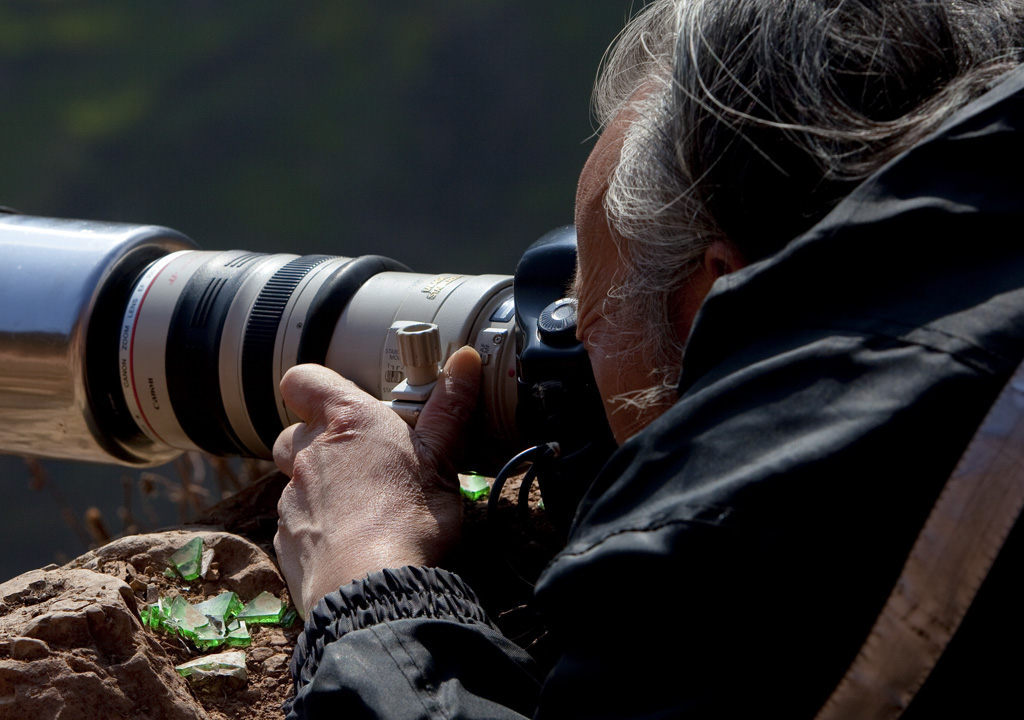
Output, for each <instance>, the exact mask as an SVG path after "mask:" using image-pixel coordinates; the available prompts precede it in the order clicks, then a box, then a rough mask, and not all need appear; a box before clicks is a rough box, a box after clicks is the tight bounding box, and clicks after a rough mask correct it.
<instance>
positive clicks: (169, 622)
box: [163, 596, 210, 640]
mask: <svg viewBox="0 0 1024 720" xmlns="http://www.w3.org/2000/svg"><path fill="white" fill-rule="evenodd" d="M163 624H164V627H166V628H168V629H172V630H174V631H176V632H178V633H179V634H181V635H182V636H184V637H186V638H188V639H189V640H194V639H195V637H196V632H197V631H198V630H199V629H200V628H202V627H204V626H209V625H210V620H209V618H207V617H206V616H205V615H203V614H202V613H201V612H199V610H197V609H196V607H195V606H194V605H189V603H188V601H187V600H185V598H183V597H180V596H179V597H175V598H174V599H172V600H171V602H170V605H169V606H168V608H167V619H166V620H165V621H164V623H163Z"/></svg>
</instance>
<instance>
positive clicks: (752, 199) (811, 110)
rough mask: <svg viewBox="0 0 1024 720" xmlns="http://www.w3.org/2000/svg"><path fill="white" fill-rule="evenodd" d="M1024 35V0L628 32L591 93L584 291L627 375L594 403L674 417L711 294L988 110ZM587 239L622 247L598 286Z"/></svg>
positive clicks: (723, 9) (815, 9)
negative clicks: (692, 335) (594, 119)
mask: <svg viewBox="0 0 1024 720" xmlns="http://www.w3.org/2000/svg"><path fill="white" fill-rule="evenodd" d="M1022 28H1024V2H1021V0H1013V1H1010V0H989V1H985V0H974V1H969V0H957V1H953V0H937V1H936V0H927V1H926V0H913V1H900V0H659V1H658V2H655V3H653V4H652V5H650V6H649V7H647V8H646V9H645V10H644V11H643V12H642V13H641V14H640V15H639V16H638V17H637V18H635V19H634V20H633V22H631V23H630V25H629V26H628V27H627V28H626V29H625V30H624V31H623V33H622V35H621V36H620V37H619V39H618V41H617V43H616V45H615V46H614V48H613V49H612V50H611V51H610V52H609V54H608V56H607V58H606V62H605V64H604V68H603V71H602V73H601V77H600V78H599V81H598V85H597V89H596V91H595V107H596V112H597V116H598V120H599V122H600V124H601V126H602V128H603V129H604V132H605V135H606V136H609V137H608V139H607V140H606V141H605V140H603V142H602V141H599V143H598V147H597V148H595V158H596V156H597V155H598V153H599V152H600V153H602V154H603V160H602V162H601V163H596V162H595V158H592V159H591V161H590V162H588V166H587V170H586V171H585V173H584V177H583V178H581V188H580V193H579V197H578V203H579V202H583V204H584V205H585V207H579V206H578V208H577V213H578V217H577V222H578V225H579V226H580V227H579V233H580V254H581V260H580V270H581V277H583V278H585V277H586V276H587V274H591V275H594V274H596V275H600V276H601V277H602V278H604V280H603V281H602V282H604V283H605V284H606V286H607V287H606V291H605V294H604V296H603V297H601V298H598V297H597V291H596V290H597V289H596V285H594V284H593V283H592V287H590V288H588V287H587V285H586V282H583V283H582V287H581V288H580V290H582V293H583V296H582V297H581V306H588V305H589V306H591V307H592V308H593V310H592V312H597V313H600V314H601V315H602V322H603V323H604V324H605V325H607V326H609V327H611V328H614V333H612V332H605V333H604V335H605V336H607V337H611V336H613V335H614V336H615V347H613V348H611V352H610V353H606V354H607V355H609V356H611V355H616V356H617V357H618V358H619V361H620V362H621V364H622V368H623V370H628V371H629V372H622V373H620V374H619V376H620V380H622V381H620V382H618V383H617V386H616V387H615V388H612V387H610V384H608V383H605V384H604V386H602V388H601V390H602V394H603V395H604V396H605V398H606V400H611V399H612V396H613V395H619V396H620V397H623V398H625V399H626V400H625V402H622V403H620V405H619V407H622V408H623V409H622V410H621V412H622V413H625V414H627V415H629V414H632V411H631V410H629V409H628V408H629V407H633V408H637V407H639V408H640V410H639V414H638V415H637V421H636V422H629V423H626V424H628V425H630V426H631V427H634V428H635V426H636V425H638V424H639V425H640V426H642V425H643V424H645V423H646V422H647V421H649V419H650V417H651V416H652V415H655V414H657V412H659V411H660V409H663V408H664V407H665V405H666V404H668V403H670V402H671V400H672V399H674V394H673V390H674V387H673V386H674V383H675V380H676V378H677V377H678V373H679V369H680V367H681V360H682V350H683V345H684V344H685V342H686V338H687V333H688V331H689V326H690V323H691V322H692V319H693V317H692V316H693V313H694V312H695V311H696V308H697V307H699V304H700V300H701V299H703V296H704V294H706V292H707V289H708V288H709V287H710V282H709V281H713V280H714V278H715V277H717V276H718V275H719V274H721V273H722V272H728V271H731V270H733V269H736V268H737V267H738V266H740V265H741V264H742V262H743V260H744V259H745V260H747V261H755V260H759V259H761V258H764V257H767V256H769V255H771V254H773V253H775V252H777V251H778V250H779V249H781V248H782V247H783V246H784V245H785V244H786V243H787V242H789V240H791V239H793V238H794V237H796V236H797V235H799V234H800V233H801V232H803V231H805V230H807V229H808V228H810V227H811V226H812V225H813V224H814V223H815V222H817V221H818V220H820V219H821V218H822V217H823V216H824V215H825V214H826V213H827V212H828V211H829V210H830V209H831V208H832V207H833V206H834V205H835V204H836V203H837V202H838V201H839V200H840V199H842V198H843V197H844V196H845V195H846V194H848V193H849V192H850V190H852V188H853V187H854V186H855V185H856V184H857V183H858V182H860V181H861V180H863V179H864V178H865V177H866V176H867V175H869V174H870V173H871V172H873V171H874V170H876V169H878V168H879V167H880V166H881V165H883V164H884V163H885V162H887V161H888V160H890V159H892V158H893V157H895V156H896V155H898V154H899V153H900V152H902V151H904V150H905V149H907V148H909V147H910V146H912V145H913V144H914V143H916V142H917V141H918V140H920V139H921V138H922V137H924V136H926V135H927V134H928V133H930V132H932V131H934V130H935V129H936V128H937V127H938V126H939V124H941V122H942V121H943V120H945V119H946V118H947V117H948V116H949V115H950V114H951V113H952V112H953V111H954V110H956V109H957V108H958V107H960V106H962V105H963V104H964V103H965V102H967V101H968V100H970V99H972V98H974V97H977V96H978V95H980V94H981V93H982V92H984V91H985V90H986V89H987V88H988V87H989V86H990V84H991V83H992V81H993V80H994V79H995V78H997V77H998V76H999V75H1001V74H1002V73H1004V72H1005V71H1007V70H1008V69H1010V68H1011V67H1014V66H1015V65H1016V64H1017V63H1019V62H1020V61H1021V57H1022V55H1021V50H1020V48H1021V44H1022V42H1021V38H1022V34H1024V30H1022ZM588 172H589V175H590V177H589V178H588V177H587V175H588ZM585 186H586V187H585ZM594 192H599V193H600V194H601V197H600V202H601V204H603V208H604V211H605V213H606V218H607V227H606V230H607V232H606V236H601V235H600V233H595V231H594V230H593V228H595V227H599V226H600V225H601V221H602V218H599V217H595V216H594V210H593V208H594V203H593V199H594V198H593V194H594ZM588 198H589V199H590V200H591V202H590V203H589V204H587V203H586V202H585V201H586V200H587V199H588ZM591 237H594V238H595V239H596V240H602V239H603V240H606V241H607V242H610V244H611V246H612V249H611V250H609V249H608V248H605V250H603V251H602V252H601V253H596V252H595V253H593V257H594V258H595V259H597V258H602V260H601V261H600V262H603V263H604V268H603V269H602V270H601V272H596V271H595V270H593V269H591V268H588V267H587V254H588V244H590V240H591ZM594 246H595V247H597V246H599V244H598V243H597V242H596V241H595V243H594ZM709 251H710V255H709ZM588 294H589V297H588ZM584 300H586V302H584ZM695 301H696V303H695ZM585 309H589V308H585ZM581 336H583V337H584V338H585V339H586V336H587V332H586V328H585V327H583V325H582V324H581ZM590 347H591V349H592V350H597V351H601V349H602V344H601V343H600V342H596V343H595V342H590ZM592 354H593V353H592ZM627 376H628V377H627ZM638 378H643V379H644V382H643V383H642V384H639V382H638V380H637V379H638ZM599 384H601V381H600V378H599ZM638 398H640V399H641V400H640V402H637V399H638ZM659 404H660V409H659ZM644 407H646V408H647V409H646V410H645V409H643V408H644ZM619 420H622V418H619V419H618V420H617V419H616V418H615V413H614V412H613V413H612V424H613V429H615V425H616V424H617V423H618V424H623V423H619V422H618V421H619ZM616 435H617V437H619V439H620V440H622V439H623V437H621V436H620V435H621V433H620V432H619V431H618V430H616Z"/></svg>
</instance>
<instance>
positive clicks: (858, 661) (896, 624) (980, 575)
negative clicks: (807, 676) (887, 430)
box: [816, 362, 1024, 720]
mask: <svg viewBox="0 0 1024 720" xmlns="http://www.w3.org/2000/svg"><path fill="white" fill-rule="evenodd" d="M1022 507H1024V362H1022V363H1021V364H1020V365H1018V366H1017V369H1016V370H1015V371H1014V373H1013V376H1012V377H1011V378H1010V381H1009V382H1008V383H1007V384H1006V385H1005V387H1004V388H1003V390H1002V392H1000V394H999V397H998V398H997V399H996V402H995V404H994V405H993V406H992V408H991V409H990V410H989V412H988V415H986V416H985V420H984V421H983V422H982V424H981V426H980V427H979V428H978V431H977V432H976V433H975V434H974V437H973V438H971V441H970V443H969V444H968V446H967V449H966V450H965V451H964V454H963V455H962V456H961V457H960V461H959V462H958V463H957V465H956V468H955V469H954V470H953V474H952V475H950V477H949V479H948V480H947V481H946V484H945V486H944V487H943V489H942V492H941V493H940V494H939V498H938V500H937V501H936V502H935V505H934V507H933V508H932V511H931V514H930V515H929V517H928V520H927V521H926V522H925V525H924V528H923V529H922V531H921V533H920V535H918V537H917V540H916V541H915V543H914V547H913V549H912V550H911V551H910V555H909V556H908V558H907V562H906V564H905V565H904V566H903V572H902V573H901V574H900V576H899V579H898V580H897V581H896V585H895V587H894V588H893V590H892V593H891V594H890V595H889V598H888V600H887V601H886V603H885V606H884V607H883V609H882V612H881V614H879V616H878V619H877V620H876V621H875V625H874V627H873V628H872V629H871V632H870V634H869V635H868V638H867V640H866V641H865V642H864V645H863V646H862V647H861V649H860V651H859V652H858V654H857V657H856V658H855V659H854V661H853V663H852V664H851V665H850V668H849V669H848V670H847V672H846V675H845V676H844V677H843V679H842V680H841V681H840V682H839V684H838V685H837V687H836V689H835V691H833V693H832V695H831V696H830V697H829V698H828V700H827V701H826V702H825V704H824V706H823V707H822V708H821V710H820V711H819V712H818V715H817V719H816V720H852V719H854V718H856V719H858V720H860V719H863V718H897V717H899V716H900V715H901V714H902V713H903V711H904V710H906V708H907V707H908V706H909V705H910V702H911V701H912V700H913V699H914V696H915V695H916V693H917V691H918V690H919V689H920V688H921V686H922V685H923V684H924V682H925V680H926V679H927V678H928V675H929V674H930V673H931V671H932V669H933V668H934V667H935V665H936V663H937V662H938V660H939V657H941V655H942V653H943V651H944V650H945V649H946V646H947V645H948V644H949V641H950V640H951V639H952V637H953V635H954V633H955V632H956V630H957V628H958V627H959V626H960V623H961V621H962V620H963V618H964V616H965V615H966V614H967V610H968V608H969V607H970V605H971V603H972V602H973V600H974V597H975V595H977V593H978V590H979V589H980V588H981V584H982V582H984V580H985V578H986V577H987V576H988V573H989V570H990V569H991V568H992V564H993V563H994V562H995V559H996V556H997V555H998V554H999V551H1000V550H1001V549H1002V547H1003V545H1004V544H1005V542H1006V539H1007V537H1008V536H1009V534H1010V531H1011V530H1012V529H1013V526H1014V524H1015V523H1016V521H1017V518H1018V516H1019V515H1020V513H1021V509H1022Z"/></svg>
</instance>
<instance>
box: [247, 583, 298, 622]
mask: <svg viewBox="0 0 1024 720" xmlns="http://www.w3.org/2000/svg"><path fill="white" fill-rule="evenodd" d="M287 609H288V608H287V607H286V606H285V604H284V603H283V602H281V601H280V600H279V599H278V598H276V597H274V596H273V595H272V594H271V593H268V592H267V591H266V590H264V591H263V592H261V593H260V594H259V595H257V596H256V597H254V598H253V599H252V600H251V601H250V602H249V603H248V604H247V605H246V606H245V608H243V609H242V611H241V612H240V613H238V619H239V620H245V621H246V622H248V623H250V624H252V625H257V624H262V625H275V624H277V623H280V622H281V618H282V617H283V616H284V614H285V611H286V610H287Z"/></svg>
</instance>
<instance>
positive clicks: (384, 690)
mask: <svg viewBox="0 0 1024 720" xmlns="http://www.w3.org/2000/svg"><path fill="white" fill-rule="evenodd" d="M291 671H292V676H293V678H294V679H295V687H296V695H295V698H294V699H293V700H291V701H289V703H286V705H285V708H284V709H285V711H286V713H287V717H288V718H289V719H292V718H319V717H331V718H334V717H346V718H363V717H365V718H389V720H391V719H396V718H397V719H402V720H404V719H406V718H409V719H411V718H456V717H458V718H477V717H480V718H495V719H500V718H521V717H523V716H530V715H532V714H533V709H534V707H535V705H536V702H537V696H538V693H539V689H540V681H539V679H538V678H537V677H536V675H537V672H536V669H535V668H534V665H533V662H532V660H531V659H530V657H529V655H527V654H526V652H525V651H523V650H522V649H521V648H519V647H518V646H516V645H515V644H514V643H512V642H511V641H509V640H508V639H506V638H505V637H504V636H503V635H502V634H501V633H500V632H499V631H498V629H497V628H496V627H495V626H494V625H493V624H492V623H491V621H490V620H489V619H488V618H487V615H486V613H485V612H484V611H483V609H482V608H481V607H480V605H479V601H478V600H477V598H476V596H475V595H474V593H473V591H472V590H471V589H470V588H469V587H468V586H467V585H466V584H465V583H464V582H463V581H462V580H461V579H460V578H459V577H458V576H457V575H454V574H452V573H449V572H447V571H444V570H438V569H432V568H415V567H405V568H400V569H396V570H383V571H381V572H377V573H372V574H370V575H368V576H367V577H366V578H364V579H363V580H360V581H357V582H353V583H351V584H349V585H346V586H345V587H342V588H341V589H340V590H338V591H337V592H334V593H331V594H329V595H327V596H326V597H324V598H323V599H322V600H321V601H320V602H319V603H318V604H317V605H316V607H315V608H314V609H313V611H312V612H311V613H310V615H309V617H308V618H307V620H306V627H305V631H304V632H303V634H302V635H301V636H300V637H299V640H298V643H297V645H296V648H295V654H294V656H293V658H292V664H291Z"/></svg>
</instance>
